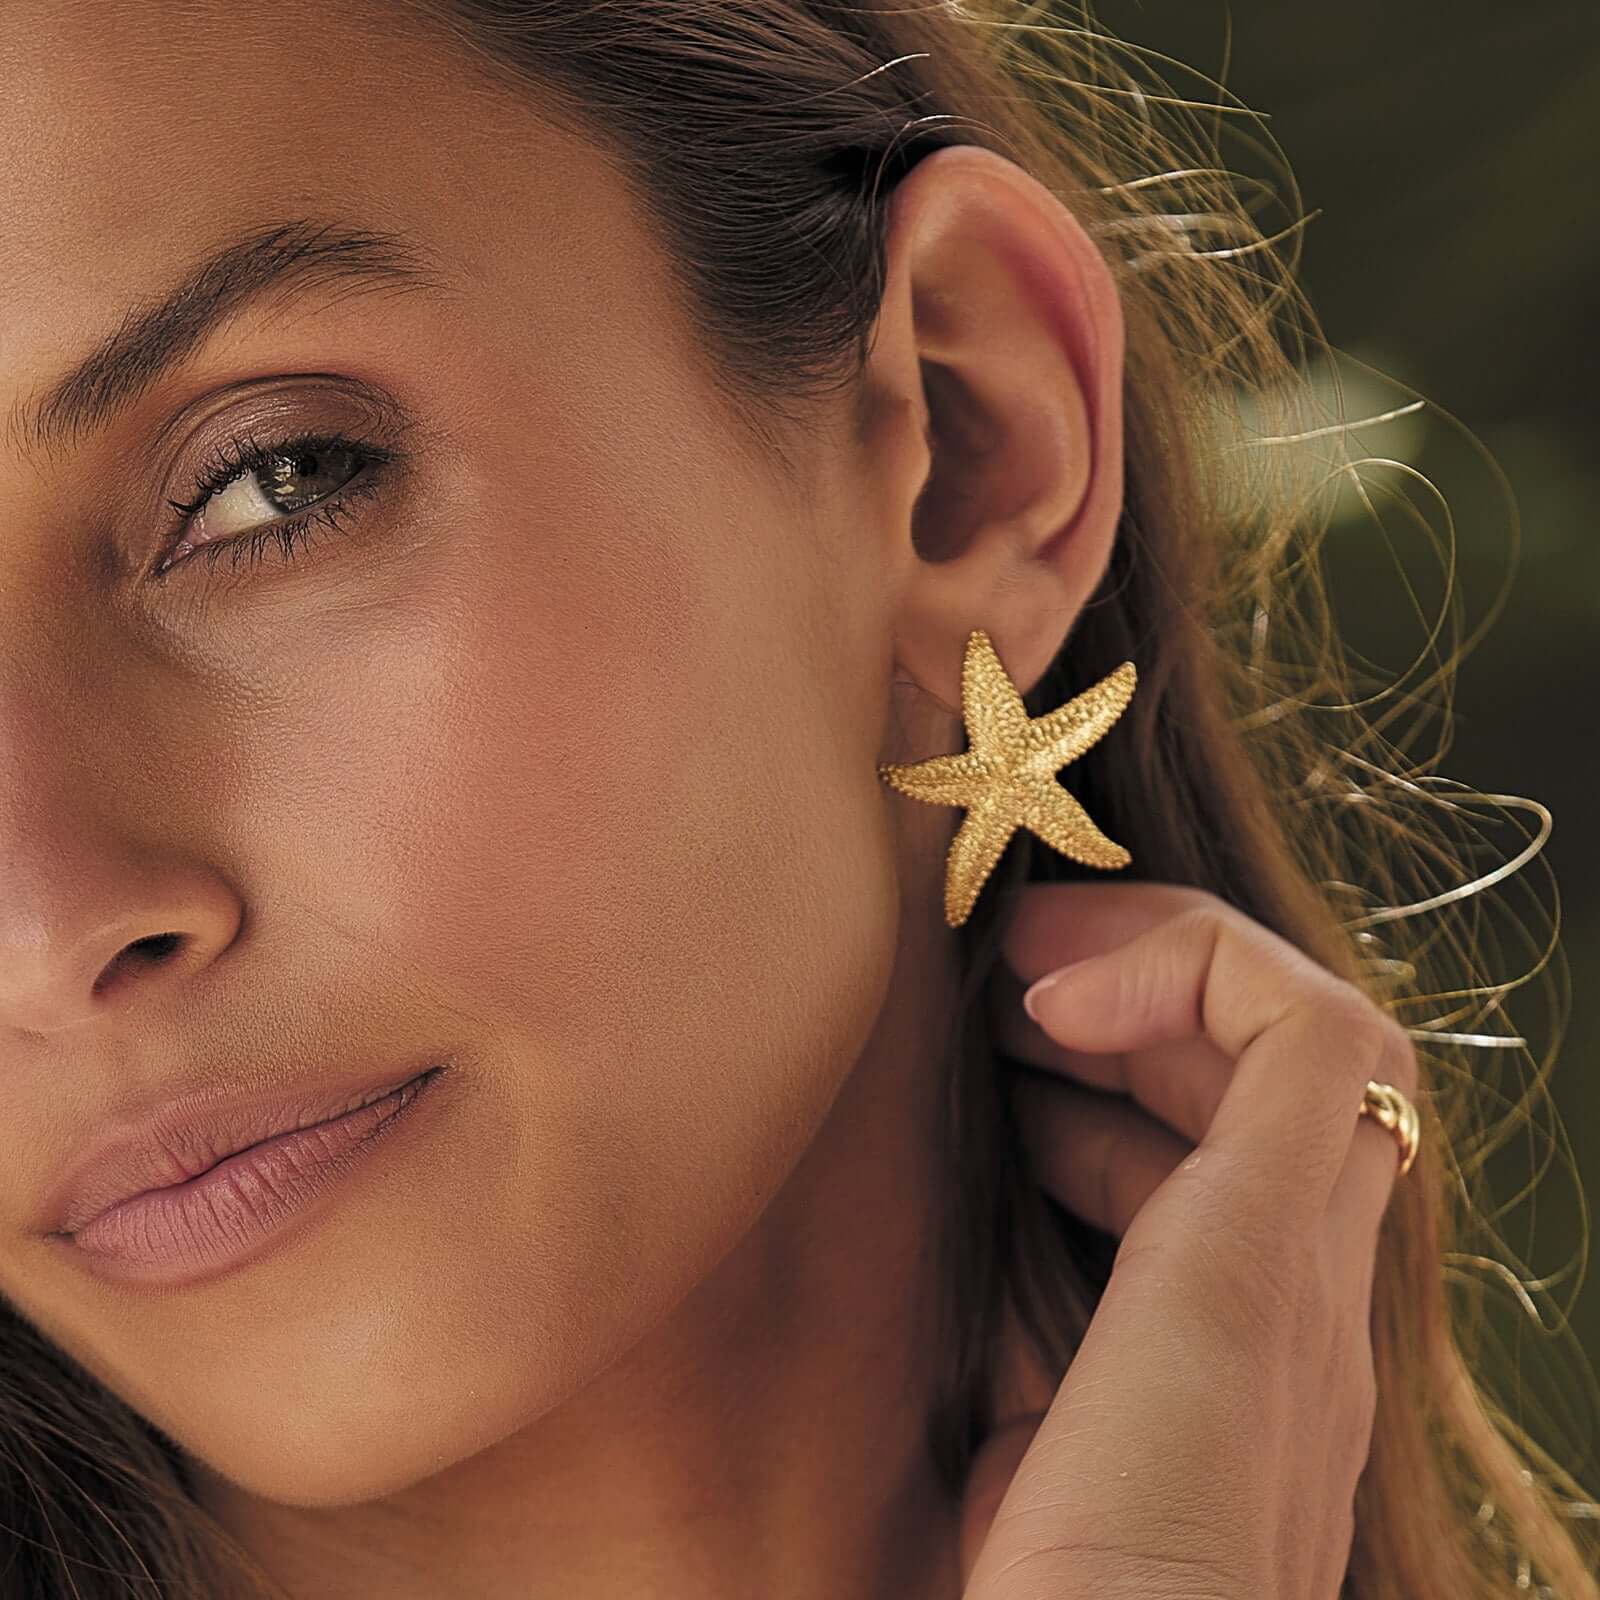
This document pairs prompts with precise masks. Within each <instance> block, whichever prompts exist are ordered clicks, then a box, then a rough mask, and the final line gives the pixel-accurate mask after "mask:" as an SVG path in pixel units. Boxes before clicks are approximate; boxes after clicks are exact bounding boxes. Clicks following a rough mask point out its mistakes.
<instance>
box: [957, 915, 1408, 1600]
mask: <svg viewBox="0 0 1600 1600" xmlns="http://www.w3.org/2000/svg"><path fill="white" fill-rule="evenodd" d="M1004 957H1005V966H1004V967H1003V968H1001V969H1000V971H999V973H998V974H997V986H996V989H994V990H991V992H990V1004H991V1007H992V1011H991V1026H992V1037H993V1039H994V1042H995V1045H996V1047H997V1049H998V1050H1000V1051H1001V1052H1003V1053H1004V1054H1005V1055H1006V1056H1009V1057H1012V1058H1013V1059H1014V1060H1015V1061H1016V1062H1018V1063H1020V1064H1021V1066H1020V1067H1019V1069H1018V1070H1017V1071H1016V1074H1015V1080H1014V1082H1015V1101H1014V1104H1015V1106H1016V1111H1017V1118H1018V1123H1019V1126H1020V1127H1021V1128H1023V1129H1024V1130H1025V1135H1026V1138H1027V1142H1028V1149H1029V1155H1030V1158H1031V1160H1032V1162H1033V1164H1034V1168H1035V1171H1036V1172H1037V1173H1038V1175H1039V1177H1040V1179H1041V1181H1042V1183H1043V1184H1044V1186H1045V1187H1046V1189H1047V1190H1048V1191H1049V1192H1050V1193H1051V1194H1053V1195H1054V1196H1055V1197H1056V1199H1057V1200H1059V1201H1060V1202H1061V1204H1062V1205H1064V1206H1066V1207H1067V1208H1068V1209H1069V1210H1071V1211H1073V1212H1075V1213H1077V1214H1078V1215H1079V1216H1081V1217H1083V1218H1084V1219H1086V1220H1087V1221H1089V1222H1091V1223H1092V1224H1094V1225H1095V1226H1096V1227H1099V1228H1102V1229H1106V1230H1108V1231H1110V1232H1112V1233H1114V1234H1117V1235H1120V1238H1121V1243H1120V1245H1119V1247H1118V1252H1117V1256H1116V1261H1115V1264H1114V1266H1113V1269H1112V1273H1111V1278H1110V1282H1109V1283H1108V1284H1107V1286H1106V1290H1105V1293H1104V1294H1103V1296H1102V1298H1101V1300H1100V1303H1099V1305H1098V1306H1097V1307H1096V1309H1095V1313H1094V1316H1093V1318H1092V1319H1091V1321H1090V1324H1089V1327H1088V1330H1087V1332H1086V1333H1085V1335H1084V1338H1083V1341H1082V1343H1081V1345H1080V1347H1079V1349H1078V1350H1077V1352H1076V1354H1075V1355H1074V1357H1073V1359H1072V1363H1071V1366H1070V1367H1069V1369H1068V1371H1067V1374H1066V1378H1065V1381H1064V1382H1063V1383H1062V1385H1061V1387H1060V1389H1059V1391H1058V1392H1057V1393H1056V1394H1055V1396H1054V1398H1053V1399H1050V1400H1048V1409H1047V1410H1046V1411H1044V1413H1043V1414H1042V1416H1041V1415H1039V1414H1034V1415H1032V1416H1028V1417H1024V1418H1022V1419H1021V1420H1020V1421H1018V1422H1016V1423H1014V1424H1012V1425H1010V1426H1006V1427H1003V1428H1002V1429H1001V1430H999V1431H998V1432H997V1433H996V1434H994V1435H993V1436H991V1438H990V1439H988V1440H986V1441H985V1444H984V1447H983V1449H982V1450H981V1451H980V1453H979V1456H978V1458H977V1460H976V1461H975V1462H974V1464H973V1470H972V1473H971V1476H970V1477H969V1480H968V1484H967V1488H966V1497H965V1501H964V1507H963V1511H964V1515H963V1523H962V1549H961V1571H962V1583H963V1585H964V1588H963V1600H1080V1597H1082V1600H1088V1597H1090V1596H1093V1597H1095V1600H1151V1597H1152V1596H1161V1597H1176V1596H1182V1597H1184V1600H1202V1597H1204V1600H1264V1597H1267V1596H1271V1597H1272V1600H1336V1597H1337V1595H1338V1593H1339V1590H1340V1587H1341V1585H1342V1583H1343V1579H1344V1574H1345V1570H1346V1566H1347V1564H1348V1561H1349V1557H1350V1546H1351V1540H1352V1537H1353V1534H1354V1514H1353V1500H1354V1494H1355V1485H1356V1480H1357V1479H1358V1478H1359V1476H1360V1474H1361V1470H1362V1467H1363V1466H1364V1464H1365V1462H1366V1458H1367V1454H1368V1451H1369V1449H1370V1447H1371V1437H1372V1423H1373V1417H1374V1412H1375V1407H1376V1386H1375V1382H1374V1374H1373V1359H1372V1346H1371V1340H1370V1334H1369V1310H1370V1305H1371V1295H1372V1276H1373V1269H1374V1266H1375V1263H1376V1255H1377V1239H1378V1230H1379V1224H1380V1223H1381V1221H1382V1218H1383V1214H1384V1211H1385V1209H1386V1208H1387V1206H1388V1203H1389V1198H1390V1194H1391V1192H1392V1190H1393V1187H1394V1183H1395V1178H1396V1174H1397V1172H1398V1170H1399V1146H1398V1143H1397V1141H1396V1140H1395V1138H1394V1135H1393V1134H1392V1133H1390V1132H1389V1130H1388V1129H1386V1128H1384V1127H1382V1126H1380V1125H1379V1124H1378V1123H1376V1122H1374V1121H1372V1119H1371V1118H1368V1117H1358V1111H1357V1108H1358V1107H1359V1105H1360V1103H1361V1096H1362V1090H1363V1089H1364V1087H1365V1085H1366V1082H1367V1080H1368V1079H1369V1078H1375V1079H1377V1080H1379V1081H1380V1082H1386V1083H1392V1084H1393V1085H1395V1087H1396V1088H1398V1089H1400V1090H1401V1091H1402V1092H1403V1093H1405V1094H1406V1095H1408V1096H1410V1097H1412V1098H1415V1096H1416V1093H1417V1066H1416V1059H1415V1055H1414V1052H1413V1050H1412V1047H1411V1042H1410V1039H1409V1037H1408V1036H1407V1034H1406V1033H1405V1031H1404V1029H1403V1028H1401V1026H1400V1025H1399V1024H1398V1023H1397V1022H1395V1021H1394V1020H1393V1019H1392V1018H1390V1017H1389V1016H1388V1015H1387V1014H1386V1013H1385V1012H1383V1011H1382V1010H1380V1009H1379V1008H1378V1007H1377V1006H1376V1005H1375V1004H1374V1003H1373V1002H1372V1001H1370V1000H1369V999H1368V998H1366V997H1365V996H1364V995H1363V994H1362V993H1361V992H1360V991H1359V990H1358V989H1356V988H1355V987H1354V986H1353V985H1351V984H1349V983H1346V982H1345V981H1343V980H1342V979H1339V978H1336V977H1335V976H1333V975H1332V974H1331V973H1329V972H1328V971H1327V970H1326V969H1325V968H1323V967H1321V966H1319V965H1318V964H1317V963H1315V962H1314V961H1312V960H1311V959H1310V958H1309V957H1308V956H1305V955H1303V954H1302V953H1301V952H1300V951H1299V950H1297V949H1296V948H1295V947H1294V946H1292V945H1290V944H1289V943H1288V942H1287V941H1286V940H1284V939H1281V938H1280V937H1278V935H1276V934H1274V933H1272V932H1270V931H1269V930H1268V929H1266V928H1264V927H1262V926H1261V925H1260V924H1259V923H1257V922H1254V921H1252V920H1251V919H1250V918H1248V917H1246V916H1245V915H1243V913H1241V912H1239V911H1236V910H1234V909H1233V908H1231V907H1229V906H1228V905H1226V904H1225V903H1224V902H1223V901H1221V900H1219V899H1217V898H1215V897H1214V896H1212V895H1209V894H1206V893H1204V892H1202V891H1200V890H1195V889H1189V888H1183V887H1180V886H1177V885H1172V884H1157V883H1070V884H1065V883H1064V884H1039V885H1034V886H1031V887H1030V888H1029V889H1028V890H1027V891H1026V893H1025V897H1024V900H1023V902H1022V904H1021V906H1020V908H1019V910H1018V913H1017V916H1016V918H1015V921H1014V923H1013V925H1012V927H1011V929H1010V931H1009V932H1008V934H1007V937H1006V940H1005V944H1004ZM1077 961H1081V962H1082V964H1081V965H1079V966H1075V967H1073V968H1071V969H1070V970H1069V971H1068V972H1067V973H1065V974H1064V975H1063V976H1062V977H1061V978H1060V979H1059V980H1057V981H1056V982H1055V983H1054V984H1053V985H1052V986H1051V987H1049V988H1048V989H1047V990H1046V991H1044V992H1043V993H1042V994H1041V996H1040V1000H1039V1005H1038V1021H1037V1022H1035V1021H1032V1020H1030V1019H1029V1018H1028V1017H1027V1016H1026V1015H1025V1014H1024V1012H1023V1009H1022V1006H1021V1004H1020V1003H1019V1002H1020V996H1021V992H1022V988H1023V985H1024V984H1027V983H1030V982H1031V981H1032V980H1034V979H1036V978H1039V977H1042V976H1043V975H1045V974H1046V973H1048V972H1052V971H1054V969H1056V968H1058V967H1061V966H1063V965H1065V964H1066V963H1068V962H1077ZM1007 968H1009V969H1010V970H1009V971H1008V970H1006V969H1007ZM1013 973H1014V974H1015V976H1013V975H1012V974H1013ZM1017 978H1020V979H1021V980H1022V983H1021V984H1019V983H1018V982H1017ZM1006 995H1009V998H1004V997H1005V996H1006ZM1034 1067H1037V1068H1041V1069H1043V1075H1041V1074H1039V1073H1036V1072H1034V1071H1031V1070H1027V1069H1029V1068H1034ZM1071 1080H1076V1082H1074V1081H1071ZM1083 1085H1087V1086H1088V1087H1082V1086H1083Z"/></svg>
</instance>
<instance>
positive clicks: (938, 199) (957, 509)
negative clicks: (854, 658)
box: [863, 145, 1123, 716]
mask: <svg viewBox="0 0 1600 1600" xmlns="http://www.w3.org/2000/svg"><path fill="white" fill-rule="evenodd" d="M886 269H887V272H886V287H885V292H884V297H883V301H882V305H881V307H880V310H879V314H878V320H877V322H876V324H875V327H874V330H873V340H872V345H871V353H870V355H869V357H868V362H867V366H866V369H865V372H864V375H863V376H864V381H865V384H866V386H867V396H866V405H865V409H864V412H863V415H864V416H865V417H867V418H868V419H869V420H868V424H867V427H866V429H865V431H864V433H863V440H864V444H865V448H866V460H867V462H868V466H867V467H866V470H867V472H868V473H869V475H871V476H873V477H874V478H875V479H876V482H875V485H874V489H875V493H876V495H877V504H878V506H879V507H880V508H881V512H882V515H883V516H884V518H885V521H884V523H883V524H882V526H883V528H884V531H885V536H886V538H887V539H888V541H889V543H888V548H887V551H886V556H887V560H888V564H889V583H890V593H891V603H892V609H893V618H894V631H895V640H894V643H895V657H896V660H897V662H898V663H899V665H900V666H901V667H903V668H904V669H905V671H906V672H908V673H909V674H910V675H911V677H912V678H913V679H915V681H916V683H917V684H918V686H919V687H920V688H921V689H923V690H924V691H925V692H926V693H927V694H929V695H930V696H932V697H933V698H934V699H935V700H937V701H939V702H941V703H943V704H944V705H945V706H946V707H947V709H949V710H951V711H952V712H953V713H954V714H955V715H958V716H959V714H960V709H961V667H962V660H963V656H964V653H965V649H966V642H967V636H968V634H969V633H971V631H972V630H973V629H974V628H984V629H986V630H987V631H988V633H989V635H990V637H991V639H992V640H993V641H994V645H995V649H996V651H997V652H998V654H999V656H1000V658H1001V660H1002V662H1003V663H1004V664H1005V667H1006V670H1007V672H1008V673H1009V674H1010V676H1011V678H1012V680H1013V681H1014V682H1015V683H1016V685H1017V687H1018V689H1019V691H1020V692H1022V693H1023V694H1026V693H1027V692H1028V691H1029V689H1030V688H1031V687H1032V686H1033V685H1034V684H1035V683H1037V682H1038V680H1039V678H1040V676H1041V675H1042V674H1043V672H1044V671H1045V669H1046V668H1047V667H1048V666H1049V664H1050V662H1051V660H1052V659H1054V657H1055V656H1056V655H1057V653H1058V652H1059V651H1060V649H1061V647H1062V645H1063V643H1064V642H1065V639H1066V636H1067V634H1068V632H1069V631H1070V630H1071V628H1072V625H1073V623H1074V622H1075V620H1076V619H1077V617H1078V615H1079V613H1080V611H1081V610H1082V608H1083V606H1084V604H1085V603H1086V601H1087V600H1088V598H1089V596H1090V595H1091V594H1093V592H1094V590H1095V587H1096V586H1097V585H1098V583H1099V582H1100V580H1101V578H1102V576H1103V575H1104V573H1105V569H1106V565H1107V563H1108V561H1109V560H1110V557H1111V549H1112V541H1113V539H1114V537H1115V534H1116V529H1117V524H1118V521H1119V519H1120V517H1121V514H1122V498H1123V485H1122V358H1123V323H1122V308H1121V303H1120V301H1119V299H1118V296H1117V291H1116V286H1115V283H1114V282H1113V280H1112V277H1111V273H1110V269H1109V268H1108V267H1107V265H1106V263H1105V261H1104V259H1103V258H1102V256H1101V254H1100V251H1099V249H1098V248H1097V247H1096V245H1095V244H1094V242H1093V241H1092V240H1091V239H1090V238H1089V236H1088V234H1087V233H1085V231H1084V229H1083V227H1082V225H1081V224H1080V223H1079V222H1078V220H1077V218H1076V217H1074V216H1073V214H1072V213H1071V211H1069V210H1068V209H1067V207H1066V206H1065V205H1063V204H1062V202H1061V201H1060V200H1058V199H1057V198H1056V197H1055V195H1054V194H1052V193H1051V192H1050V190H1049V189H1047V188H1046V187H1045V186H1044V185H1043V184H1041V183H1039V182H1038V181H1037V180H1036V179H1034V178H1032V177H1030V176H1029V175H1028V174H1027V173H1025V172H1024V171H1023V170H1022V169H1021V168H1020V167H1018V166H1017V165H1016V164H1015V163H1013V162H1011V161H1008V160H1007V159H1006V158H1005V157H1004V156H1001V155H998V154H996V153H995V152H994V151H991V150H987V149H984V148H982V147H980V146H977V145H956V146H951V147H947V148H945V149H941V150H937V151H935V152H933V154H931V155H929V156H925V157H924V158H923V159H922V161H920V162H919V163H918V164H917V165H916V166H915V167H913V168H912V169H911V171H910V172H909V173H908V174H907V175H906V176H905V177H904V178H903V179H901V181H900V183H899V185H898V187H897V188H896V190H895V193H894V195H893V197H892V200H891V208H890V214H889V225H888V238H887V258H886Z"/></svg>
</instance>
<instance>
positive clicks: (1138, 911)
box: [995, 880, 1222, 995]
mask: <svg viewBox="0 0 1600 1600" xmlns="http://www.w3.org/2000/svg"><path fill="white" fill-rule="evenodd" d="M1211 904H1215V905H1220V904H1222V902H1221V901H1220V900H1218V899H1217V897H1216V896H1215V895H1212V894H1208V893H1207V892H1206V891H1205V890H1204V889H1196V888H1193V887H1191V886H1190V885H1188V884H1181V883H1149V882H1140V881H1126V880H1121V881H1114V882H1106V883H1096V882H1083V883H1030V884H1024V885H1023V887H1022V890H1021V892H1020V893H1019V895H1018V896H1017V900H1016V906H1015V909H1014V910H1013V911H1012V912H1011V915H1010V919H1009V921H1008V922H1007V924H1006V931H1005V934H1004V936H1003V937H1002V939H1001V944H1000V954H1001V957H1002V961H1001V963H1000V965H999V966H998V967H997V969H996V974H995V977H996V981H998V982H1000V983H1002V984H1003V983H1005V982H1006V981H1007V980H1008V979H1009V981H1010V982H1011V983H1012V984H1016V980H1017V979H1019V978H1020V979H1021V980H1022V982H1021V984H1020V985H1017V988H1016V992H1017V993H1018V994H1019V995H1020V994H1021V992H1022V989H1023V988H1025V987H1026V986H1027V985H1028V984H1030V983H1032V982H1033V980H1034V979H1035V978H1038V977H1042V976H1043V975H1044V974H1045V973H1047V972H1052V971H1054V970H1055V968H1057V967H1064V966H1066V965H1067V964H1068V963H1069V962H1073V961H1081V960H1082V959H1083V958H1084V957H1085V956H1092V955H1099V954H1101V953H1103V952H1104V951H1107V950H1112V949H1115V948H1116V947H1117V946H1118V945H1122V944H1126V943H1127V942H1128V941H1129V940H1130V939H1133V938H1136V937H1137V936H1138V935H1139V934H1141V933H1147V932H1148V931H1149V930H1150V929H1151V928H1154V927H1156V926H1157V925H1158V924H1160V923H1162V922H1166V921H1167V920H1168V919H1169V918H1172V917H1175V916H1178V915H1180V914H1181V913H1183V912H1185V911H1193V910H1196V909H1198V908H1200V907H1201V906H1205V905H1211ZM1002 974H1003V976H1002Z"/></svg>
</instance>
